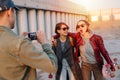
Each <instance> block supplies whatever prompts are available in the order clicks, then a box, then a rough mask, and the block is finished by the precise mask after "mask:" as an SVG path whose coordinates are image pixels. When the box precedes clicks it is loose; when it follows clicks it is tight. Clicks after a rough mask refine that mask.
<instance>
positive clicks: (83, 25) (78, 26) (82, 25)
mask: <svg viewBox="0 0 120 80" xmlns="http://www.w3.org/2000/svg"><path fill="white" fill-rule="evenodd" d="M85 25H86V24H81V25H77V28H80V27H82V28H83V27H85Z"/></svg>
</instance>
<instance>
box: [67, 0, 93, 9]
mask: <svg viewBox="0 0 120 80" xmlns="http://www.w3.org/2000/svg"><path fill="white" fill-rule="evenodd" d="M69 1H72V2H75V3H77V4H81V5H83V6H85V7H86V9H88V10H90V9H92V8H93V7H94V5H93V3H94V2H95V0H69Z"/></svg>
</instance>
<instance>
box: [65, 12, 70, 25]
mask: <svg viewBox="0 0 120 80" xmlns="http://www.w3.org/2000/svg"><path fill="white" fill-rule="evenodd" d="M65 22H66V23H67V25H68V26H70V25H69V18H68V13H66V14H65Z"/></svg>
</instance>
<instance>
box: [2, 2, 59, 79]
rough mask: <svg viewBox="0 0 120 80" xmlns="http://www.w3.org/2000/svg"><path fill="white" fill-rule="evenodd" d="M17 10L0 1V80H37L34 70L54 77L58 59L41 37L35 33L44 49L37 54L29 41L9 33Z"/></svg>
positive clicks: (40, 34) (41, 35) (42, 35)
mask: <svg viewBox="0 0 120 80" xmlns="http://www.w3.org/2000/svg"><path fill="white" fill-rule="evenodd" d="M16 10H18V8H17V7H16V6H15V5H14V3H13V1H11V0H0V80H36V75H35V74H36V71H35V69H36V68H37V69H42V70H44V71H46V72H49V73H55V72H56V67H57V58H56V56H55V54H54V52H53V51H52V49H51V46H50V45H49V44H48V43H46V42H47V41H46V38H45V34H44V33H42V32H40V31H38V32H37V33H36V35H37V40H38V42H39V43H40V44H41V45H42V48H43V50H41V51H40V50H39V51H38V50H37V49H36V48H35V47H34V46H33V45H32V43H31V41H29V39H27V38H20V37H18V36H17V35H16V34H15V33H14V32H13V31H11V29H13V28H14V23H15V18H16ZM21 27H22V26H21Z"/></svg>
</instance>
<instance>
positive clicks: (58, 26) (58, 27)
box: [55, 22, 69, 34]
mask: <svg viewBox="0 0 120 80" xmlns="http://www.w3.org/2000/svg"><path fill="white" fill-rule="evenodd" d="M62 25H65V26H67V27H68V28H69V26H68V25H67V24H66V23H64V22H60V23H57V24H56V26H55V33H56V34H59V33H58V32H57V30H60V28H61V26H62Z"/></svg>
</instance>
